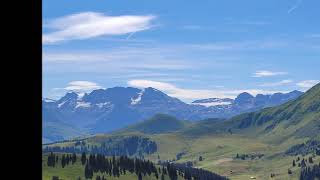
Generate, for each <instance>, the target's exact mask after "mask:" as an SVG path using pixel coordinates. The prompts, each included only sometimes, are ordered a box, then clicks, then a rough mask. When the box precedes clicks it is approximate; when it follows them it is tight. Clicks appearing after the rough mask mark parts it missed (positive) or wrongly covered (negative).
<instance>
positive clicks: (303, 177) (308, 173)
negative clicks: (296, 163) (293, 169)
mask: <svg viewBox="0 0 320 180" xmlns="http://www.w3.org/2000/svg"><path fill="white" fill-rule="evenodd" d="M314 179H320V167H319V165H317V164H316V165H313V166H307V167H305V168H301V173H300V180H314Z"/></svg>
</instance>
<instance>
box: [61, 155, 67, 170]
mask: <svg viewBox="0 0 320 180" xmlns="http://www.w3.org/2000/svg"><path fill="white" fill-rule="evenodd" d="M61 166H62V168H64V167H65V166H66V157H65V155H64V154H63V155H62V158H61Z"/></svg>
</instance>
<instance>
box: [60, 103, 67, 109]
mask: <svg viewBox="0 0 320 180" xmlns="http://www.w3.org/2000/svg"><path fill="white" fill-rule="evenodd" d="M66 102H67V101H63V102H62V103H60V104H58V108H60V107H61V106H62V105H64V103H66Z"/></svg>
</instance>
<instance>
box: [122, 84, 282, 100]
mask: <svg viewBox="0 0 320 180" xmlns="http://www.w3.org/2000/svg"><path fill="white" fill-rule="evenodd" d="M128 85H129V86H133V87H137V88H148V87H152V88H155V89H158V90H160V91H163V92H165V93H167V94H168V95H169V96H172V97H176V98H179V99H181V100H185V101H192V100H196V99H205V98H213V97H217V98H235V97H236V96H237V95H238V94H240V93H243V92H248V93H250V94H252V95H257V94H272V93H276V92H279V91H268V90H262V89H239V90H208V89H184V88H179V87H176V86H175V85H173V84H170V83H165V82H159V81H151V80H145V79H134V80H130V81H128Z"/></svg>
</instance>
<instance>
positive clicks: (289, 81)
mask: <svg viewBox="0 0 320 180" xmlns="http://www.w3.org/2000/svg"><path fill="white" fill-rule="evenodd" d="M292 82H293V81H292V80H291V79H285V80H282V81H279V82H273V83H264V84H261V86H265V87H273V86H283V85H288V84H290V83H292Z"/></svg>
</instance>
